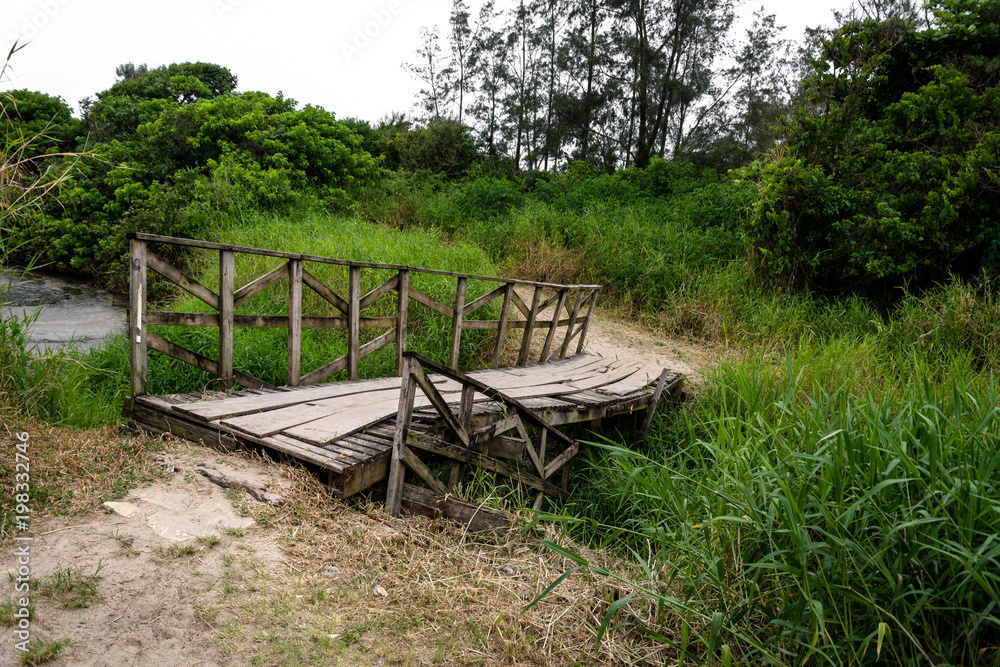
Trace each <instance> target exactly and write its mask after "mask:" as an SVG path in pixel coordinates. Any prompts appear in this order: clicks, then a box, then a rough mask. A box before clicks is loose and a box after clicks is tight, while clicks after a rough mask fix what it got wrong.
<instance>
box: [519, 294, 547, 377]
mask: <svg viewBox="0 0 1000 667" xmlns="http://www.w3.org/2000/svg"><path fill="white" fill-rule="evenodd" d="M541 300H542V287H541V285H536V286H535V294H534V296H532V297H531V309H530V310H529V311H528V321H527V324H525V326H524V337H523V338H522V339H521V351H520V353H519V354H518V356H517V365H518V366H524V365H526V364H527V363H528V354H529V353H530V351H531V335H532V334H533V333H535V319H536V318H537V317H538V304H539V303H541Z"/></svg>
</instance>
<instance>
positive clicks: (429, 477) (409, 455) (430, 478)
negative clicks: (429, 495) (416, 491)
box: [400, 445, 448, 495]
mask: <svg viewBox="0 0 1000 667" xmlns="http://www.w3.org/2000/svg"><path fill="white" fill-rule="evenodd" d="M400 459H401V460H402V461H403V463H405V464H406V467H407V468H409V469H410V470H411V471H412V472H414V473H416V475H417V477H419V478H420V479H422V480H424V481H425V482H427V486H429V487H431V490H433V491H436V492H438V493H440V494H441V495H444V494H446V493H448V487H447V486H445V485H444V484H443V483H442V482H441V480H439V479H438V478H437V477H435V476H434V473H433V472H431V469H430V468H428V467H427V466H426V465H424V462H423V461H421V460H420V458H419V457H417V455H416V454H414V453H413V450H411V449H410V448H409V447H407V446H406V445H403V447H402V451H401V453H400Z"/></svg>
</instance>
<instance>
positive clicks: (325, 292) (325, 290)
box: [302, 269, 350, 315]
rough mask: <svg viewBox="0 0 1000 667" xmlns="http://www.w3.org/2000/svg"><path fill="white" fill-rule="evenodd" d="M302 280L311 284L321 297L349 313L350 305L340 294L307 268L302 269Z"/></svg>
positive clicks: (312, 288)
mask: <svg viewBox="0 0 1000 667" xmlns="http://www.w3.org/2000/svg"><path fill="white" fill-rule="evenodd" d="M302 282H304V283H305V284H306V285H308V286H309V288H310V289H311V290H312V291H314V292H316V294H319V295H320V296H321V297H323V298H324V299H326V300H327V301H328V302H329V303H330V304H331V305H333V307H334V308H336V309H337V310H339V311H340V312H342V313H343V314H344V315H347V313H348V311H349V310H350V306H348V305H347V302H346V301H344V300H343V299H342V298H341V297H340V295H339V294H337V293H336V292H334V291H333V290H332V289H330V288H329V287H327V286H326V285H324V284H323V283H322V282H321V281H320V280H319V278H317V277H316V276H314V275H313V274H311V273H309V272H308V271H306V270H305V269H302Z"/></svg>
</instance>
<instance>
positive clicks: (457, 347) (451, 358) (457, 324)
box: [448, 278, 466, 370]
mask: <svg viewBox="0 0 1000 667" xmlns="http://www.w3.org/2000/svg"><path fill="white" fill-rule="evenodd" d="M465 288H466V280H465V278H459V279H458V285H457V287H456V289H455V314H454V316H453V317H452V320H451V353H450V354H449V355H448V365H449V366H451V367H452V368H454V369H456V370H457V369H458V355H459V352H460V351H461V347H462V319H463V313H464V312H465Z"/></svg>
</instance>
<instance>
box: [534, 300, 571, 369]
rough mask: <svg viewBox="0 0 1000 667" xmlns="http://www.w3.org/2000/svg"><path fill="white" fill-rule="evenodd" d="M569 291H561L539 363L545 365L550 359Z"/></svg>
mask: <svg viewBox="0 0 1000 667" xmlns="http://www.w3.org/2000/svg"><path fill="white" fill-rule="evenodd" d="M568 293H569V290H568V289H566V288H565V287H564V288H562V289H561V290H559V300H558V301H556V309H555V312H553V313H552V322H551V323H550V324H549V332H548V333H547V334H545V344H544V345H542V353H541V354H540V355H539V356H538V363H540V364H544V363H545V362H546V361H548V359H549V350H551V349H552V341H553V340H555V337H556V329H557V328H559V315H560V314H561V313H562V310H563V306H565V305H566V295H567V294H568Z"/></svg>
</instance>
